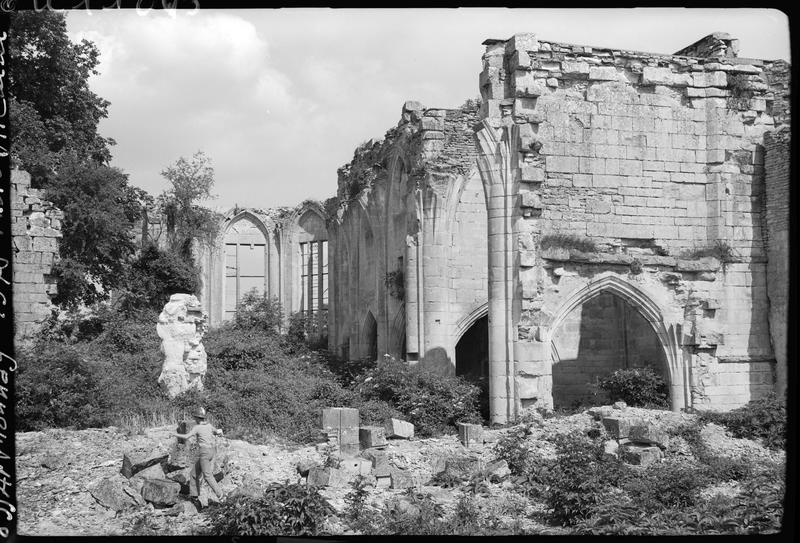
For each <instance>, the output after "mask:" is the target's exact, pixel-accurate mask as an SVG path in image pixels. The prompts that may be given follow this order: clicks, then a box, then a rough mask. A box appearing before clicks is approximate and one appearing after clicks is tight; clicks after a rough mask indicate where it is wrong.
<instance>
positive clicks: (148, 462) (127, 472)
mask: <svg viewBox="0 0 800 543" xmlns="http://www.w3.org/2000/svg"><path fill="white" fill-rule="evenodd" d="M168 458H169V453H168V452H166V451H163V450H162V449H151V450H148V451H128V452H126V453H124V454H123V455H122V469H121V470H120V473H122V475H124V476H125V477H127V478H128V479H130V478H131V477H132V476H133V475H134V474H135V473H137V472H139V471H142V470H143V469H145V468H149V467H150V466H153V465H155V464H161V463H164V462H166V461H167V459H168Z"/></svg>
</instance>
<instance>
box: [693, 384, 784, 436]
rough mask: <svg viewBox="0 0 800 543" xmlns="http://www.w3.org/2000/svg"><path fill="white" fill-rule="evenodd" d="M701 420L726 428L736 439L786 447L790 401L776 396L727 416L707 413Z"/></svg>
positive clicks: (757, 400) (767, 397) (757, 401)
mask: <svg viewBox="0 0 800 543" xmlns="http://www.w3.org/2000/svg"><path fill="white" fill-rule="evenodd" d="M699 417H700V420H701V421H703V422H713V423H715V424H719V425H720V426H724V427H725V428H727V429H728V431H730V432H731V434H732V435H733V436H735V437H740V438H746V439H754V440H761V441H762V442H763V443H764V445H765V446H767V447H769V448H770V449H784V448H785V447H786V402H785V400H784V399H783V398H781V397H779V396H778V395H776V394H774V393H770V394H768V395H766V396H764V397H762V398H759V399H756V400H751V401H750V402H748V404H747V405H745V406H743V407H739V408H737V409H733V410H731V411H729V412H727V413H716V412H713V411H703V412H700V413H699Z"/></svg>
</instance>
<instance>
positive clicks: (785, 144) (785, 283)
mask: <svg viewBox="0 0 800 543" xmlns="http://www.w3.org/2000/svg"><path fill="white" fill-rule="evenodd" d="M764 149H765V152H764V155H765V158H764V161H765V168H766V172H767V174H766V223H767V232H768V235H769V239H768V244H767V258H768V261H767V262H768V264H767V293H768V295H769V322H770V332H771V338H772V346H773V348H774V350H775V359H776V361H777V372H776V373H777V375H776V389H777V391H779V392H781V393H783V392H784V391H785V390H786V385H787V380H786V364H787V360H786V344H787V336H786V333H787V325H788V322H789V314H788V301H789V166H790V162H789V161H790V152H791V131H790V130H789V128H788V127H783V128H780V129H778V130H776V131H775V132H768V133H766V134H765V135H764Z"/></svg>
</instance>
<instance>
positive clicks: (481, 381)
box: [456, 315, 489, 420]
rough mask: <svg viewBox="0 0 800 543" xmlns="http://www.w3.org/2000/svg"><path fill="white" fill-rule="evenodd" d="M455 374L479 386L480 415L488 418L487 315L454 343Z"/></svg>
mask: <svg viewBox="0 0 800 543" xmlns="http://www.w3.org/2000/svg"><path fill="white" fill-rule="evenodd" d="M456 375H460V376H462V377H464V378H465V379H467V380H468V381H471V382H473V383H475V384H477V385H478V386H479V387H481V398H480V406H481V415H482V416H483V418H484V419H486V420H489V317H488V315H484V316H483V317H481V318H479V319H477V320H476V321H475V322H474V323H473V324H472V326H470V327H469V328H468V329H467V331H466V332H464V335H462V336H461V339H460V340H458V343H457V344H456Z"/></svg>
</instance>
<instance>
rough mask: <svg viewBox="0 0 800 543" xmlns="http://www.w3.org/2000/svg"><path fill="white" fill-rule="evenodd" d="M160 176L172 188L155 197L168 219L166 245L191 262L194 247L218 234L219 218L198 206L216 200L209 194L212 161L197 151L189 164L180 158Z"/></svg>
mask: <svg viewBox="0 0 800 543" xmlns="http://www.w3.org/2000/svg"><path fill="white" fill-rule="evenodd" d="M161 175H163V176H164V177H165V178H166V179H167V180H168V181H169V182H170V183H171V184H172V188H170V189H168V190H165V191H164V192H163V193H162V194H161V195H160V196H159V197H158V202H159V205H160V206H161V210H162V212H163V214H164V216H165V217H166V219H167V239H168V243H169V245H170V248H171V249H172V250H173V251H175V252H177V253H178V254H180V255H181V256H182V257H183V258H185V259H187V260H191V259H192V247H193V245H194V243H195V242H197V243H206V244H207V243H210V242H211V241H213V239H214V238H215V237H216V235H217V232H218V230H219V228H218V225H219V215H218V214H217V213H215V212H214V211H212V210H210V209H208V208H206V207H203V206H202V205H200V204H201V202H203V201H204V200H207V199H210V198H215V197H216V196H214V195H213V194H212V193H211V189H212V187H213V186H214V168H213V166H212V165H211V160H210V159H209V158H208V157H207V156H206V155H205V154H204V153H203V152H202V151H197V152H196V153H195V154H194V155H193V156H192V158H191V160H187V159H185V158H184V157H180V158H179V159H178V160H177V161H176V162H175V163H174V164H172V165H170V166H168V167H167V168H165V169H164V170H163V171H162V172H161Z"/></svg>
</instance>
